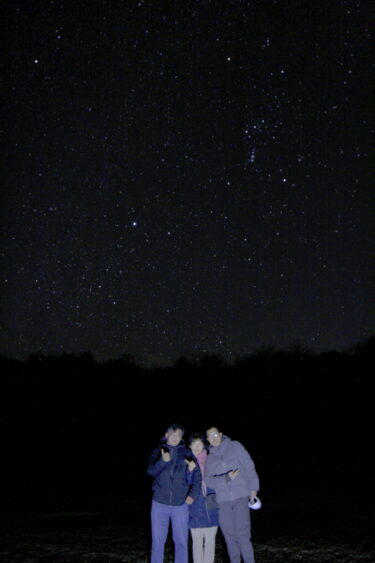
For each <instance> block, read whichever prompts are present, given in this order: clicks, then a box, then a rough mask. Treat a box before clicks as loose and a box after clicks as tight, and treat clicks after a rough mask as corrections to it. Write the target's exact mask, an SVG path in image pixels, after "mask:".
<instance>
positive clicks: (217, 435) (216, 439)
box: [207, 426, 223, 447]
mask: <svg viewBox="0 0 375 563" xmlns="http://www.w3.org/2000/svg"><path fill="white" fill-rule="evenodd" d="M222 438H223V435H222V433H221V432H219V430H218V429H217V428H215V426H213V427H212V428H209V429H208V430H207V440H208V441H209V443H210V445H211V446H214V447H217V446H220V444H221V441H222Z"/></svg>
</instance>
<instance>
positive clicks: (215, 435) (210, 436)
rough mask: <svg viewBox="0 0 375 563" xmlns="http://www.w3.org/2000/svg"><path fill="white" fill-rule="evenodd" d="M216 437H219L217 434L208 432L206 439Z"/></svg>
mask: <svg viewBox="0 0 375 563" xmlns="http://www.w3.org/2000/svg"><path fill="white" fill-rule="evenodd" d="M218 437H219V433H218V432H210V433H209V434H207V438H218Z"/></svg>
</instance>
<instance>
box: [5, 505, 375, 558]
mask: <svg viewBox="0 0 375 563" xmlns="http://www.w3.org/2000/svg"><path fill="white" fill-rule="evenodd" d="M252 515H253V536H254V548H255V553H256V560H257V563H293V562H294V561H303V562H306V563H308V562H311V563H334V562H338V561H340V562H346V563H355V562H363V563H364V562H367V563H373V562H374V561H375V548H374V543H373V533H372V530H373V523H374V522H373V518H372V508H371V500H370V499H369V498H367V495H363V496H362V497H361V498H359V497H357V498H353V499H351V500H349V499H346V500H345V499H327V498H325V499H324V500H321V501H319V502H318V501H313V500H311V498H310V499H304V500H303V501H302V500H300V501H294V502H293V503H291V504H289V506H288V503H285V502H284V503H280V504H279V505H273V506H269V505H266V506H263V508H262V509H261V511H259V512H257V513H252ZM149 538H150V530H149V521H148V514H147V510H146V509H145V508H142V509H140V507H139V506H138V505H137V504H136V503H127V504H125V503H116V502H113V503H108V502H106V503H104V502H101V503H98V504H97V506H96V509H94V508H93V507H91V508H90V510H86V511H84V510H81V511H79V510H74V511H68V510H64V511H60V512H53V511H52V512H51V511H50V512H44V513H38V514H28V515H24V516H23V517H22V516H21V515H18V516H13V517H6V516H4V515H3V516H2V533H1V544H0V561H1V562H2V563H3V562H4V563H5V562H6V563H47V562H51V563H59V562H66V563H89V562H96V563H99V562H100V563H107V562H108V563H110V562H111V563H112V562H120V561H123V562H124V561H125V562H129V563H130V562H132V563H142V562H144V563H146V562H148V561H149V559H148V554H149V547H150V546H149V541H150V539H149ZM216 547H217V548H216V559H215V561H216V563H222V562H223V563H224V562H227V559H226V555H225V546H224V543H223V539H222V537H221V534H220V533H219V535H218V539H217V546H216ZM165 561H166V562H173V545H172V542H171V540H170V539H169V541H168V544H167V549H166V558H165Z"/></svg>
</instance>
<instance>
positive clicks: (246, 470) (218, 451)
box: [205, 436, 259, 502]
mask: <svg viewBox="0 0 375 563" xmlns="http://www.w3.org/2000/svg"><path fill="white" fill-rule="evenodd" d="M235 469H239V470H240V473H239V475H238V476H237V477H236V478H235V479H233V481H232V480H231V479H230V477H229V475H228V473H229V471H232V470H235ZM205 481H206V483H207V486H208V487H211V488H212V489H214V490H215V493H216V500H217V502H227V501H233V500H236V499H238V498H243V497H247V496H249V495H250V491H258V490H259V479H258V475H257V472H256V470H255V465H254V462H253V460H252V459H251V457H250V455H249V453H248V452H247V451H246V450H245V448H244V447H243V445H242V444H240V442H237V441H235V440H231V439H230V438H228V437H227V436H223V440H222V442H221V444H220V446H216V447H213V446H211V447H210V453H209V455H208V457H207V462H206V470H205Z"/></svg>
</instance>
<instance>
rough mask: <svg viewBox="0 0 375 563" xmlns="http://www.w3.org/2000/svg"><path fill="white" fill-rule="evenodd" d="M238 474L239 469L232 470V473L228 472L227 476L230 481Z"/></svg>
mask: <svg viewBox="0 0 375 563" xmlns="http://www.w3.org/2000/svg"><path fill="white" fill-rule="evenodd" d="M239 474H240V470H239V469H234V470H232V471H229V473H228V475H229V477H230V479H232V481H233V479H235V478H236V477H238V475H239Z"/></svg>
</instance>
